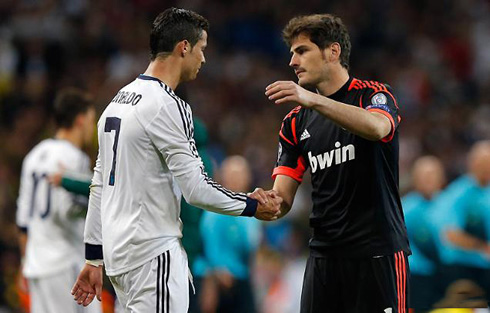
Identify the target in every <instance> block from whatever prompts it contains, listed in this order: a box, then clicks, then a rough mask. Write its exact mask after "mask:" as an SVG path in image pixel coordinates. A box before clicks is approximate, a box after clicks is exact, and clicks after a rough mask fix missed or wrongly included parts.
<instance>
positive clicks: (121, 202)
mask: <svg viewBox="0 0 490 313" xmlns="http://www.w3.org/2000/svg"><path fill="white" fill-rule="evenodd" d="M207 30H208V22H207V20H206V19H204V18H203V17H202V16H200V15H198V14H196V13H194V12H192V11H188V10H183V9H176V8H171V9H168V10H166V11H164V12H162V13H161V14H160V15H159V16H158V17H157V18H156V19H155V21H154V22H153V28H152V31H151V35H150V49H151V53H150V59H151V62H150V64H149V66H148V68H147V70H146V72H145V73H144V75H140V76H139V77H138V78H136V79H135V80H134V81H133V82H131V83H130V84H129V85H127V86H125V87H123V88H122V89H121V90H120V91H119V92H118V93H117V94H116V96H115V97H114V98H113V99H112V101H111V102H110V103H109V105H108V106H107V108H106V109H105V111H104V113H103V114H102V116H101V118H100V119H99V122H98V138H99V155H98V158H97V161H96V166H95V172H94V177H93V180H92V187H91V192H90V200H89V209H88V214H87V221H86V226H85V243H86V255H85V257H86V259H87V261H86V263H87V264H86V265H85V267H84V269H83V270H82V272H81V273H80V275H79V277H78V279H77V281H76V283H75V285H74V286H73V289H72V294H73V295H74V298H75V300H76V301H77V302H78V303H79V304H83V305H87V304H89V303H91V302H92V300H93V299H94V297H95V296H97V298H98V299H99V300H100V290H101V285H102V264H104V266H105V269H106V273H107V275H108V276H109V279H110V280H111V282H112V284H113V286H114V288H115V290H116V294H117V297H118V299H119V301H120V302H121V304H122V306H123V308H124V310H125V312H166V313H169V312H172V313H181V312H182V313H183V312H187V309H188V305H189V278H190V277H191V274H190V272H189V269H188V265H187V256H186V254H185V251H184V250H183V248H182V245H181V243H180V238H181V237H182V223H181V221H180V218H179V215H180V200H181V195H183V196H184V198H185V199H186V201H187V202H188V203H189V204H191V205H194V206H197V207H201V208H203V209H206V210H210V211H213V212H216V213H221V214H227V215H235V216H239V215H242V216H255V217H256V218H259V219H263V220H273V219H276V218H277V214H278V212H279V206H280V202H281V201H282V199H281V198H280V197H279V196H277V195H275V194H273V193H272V192H267V193H266V192H265V191H263V190H261V189H256V191H255V192H254V193H253V194H251V197H253V198H254V199H252V198H251V197H249V196H247V195H245V194H243V193H235V192H233V191H230V190H227V189H225V188H223V187H222V186H220V185H218V184H217V183H215V182H214V181H212V180H211V179H210V178H208V177H207V176H206V173H205V172H204V168H203V165H202V162H201V159H200V157H199V155H198V153H197V149H196V145H195V141H194V138H193V132H194V127H193V123H192V111H191V107H190V106H189V105H188V104H187V103H185V102H184V101H183V100H182V99H180V98H179V97H177V96H176V95H175V93H174V90H175V89H176V88H177V86H178V85H179V84H180V83H182V82H185V81H190V80H193V79H195V78H196V76H197V73H198V72H199V69H200V68H201V66H202V65H203V64H204V62H205V58H204V48H205V47H206V44H207ZM256 199H258V200H260V201H258V200H256ZM242 218H243V217H242Z"/></svg>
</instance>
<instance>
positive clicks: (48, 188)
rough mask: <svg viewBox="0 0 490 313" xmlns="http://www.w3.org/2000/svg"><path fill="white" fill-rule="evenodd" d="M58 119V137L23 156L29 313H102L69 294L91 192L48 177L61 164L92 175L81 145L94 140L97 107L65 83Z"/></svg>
mask: <svg viewBox="0 0 490 313" xmlns="http://www.w3.org/2000/svg"><path fill="white" fill-rule="evenodd" d="M54 119H55V122H56V125H57V131H56V135H55V138H52V139H46V140H43V141H42V142H40V143H39V144H37V145H36V146H35V147H34V148H33V149H32V150H31V151H30V152H29V154H28V155H27V156H26V157H25V159H24V162H23V165H22V174H21V182H20V191H19V198H18V201H17V225H18V227H19V229H20V230H21V235H20V246H21V252H22V255H23V256H24V261H23V269H22V270H23V271H22V272H23V275H24V277H26V278H27V279H28V286H29V293H30V297H31V313H81V312H85V313H98V312H101V305H100V303H93V304H92V305H90V306H89V307H87V308H85V309H83V310H81V309H82V308H80V307H78V306H77V305H76V304H75V303H74V302H73V300H72V297H71V296H70V294H69V291H70V289H71V285H72V284H73V280H74V279H75V278H76V277H77V274H78V272H79V271H80V269H81V267H82V265H83V260H84V256H83V250H84V248H83V224H84V220H83V217H84V216H85V213H86V210H87V198H86V197H83V196H82V197H81V196H76V195H74V194H71V193H69V192H67V191H66V190H64V189H63V188H61V187H55V186H53V185H51V184H50V183H49V182H48V176H49V175H52V174H54V173H56V172H58V171H60V167H62V168H64V169H65V170H66V171H72V172H77V173H80V174H83V173H85V174H86V175H91V171H90V159H89V157H88V156H87V155H86V154H85V153H84V152H83V151H82V150H81V149H80V148H81V147H82V146H83V145H84V144H87V143H89V142H90V141H91V140H92V136H93V132H94V126H95V109H94V107H93V104H92V101H91V99H90V98H89V97H88V96H87V95H86V94H85V93H83V92H82V91H80V90H76V89H66V90H63V91H61V92H60V93H59V94H58V96H57V98H56V100H55V104H54ZM80 197H81V199H80ZM24 251H25V252H24Z"/></svg>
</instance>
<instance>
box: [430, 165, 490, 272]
mask: <svg viewBox="0 0 490 313" xmlns="http://www.w3.org/2000/svg"><path fill="white" fill-rule="evenodd" d="M433 206H434V207H433V208H431V214H430V220H431V222H432V224H433V225H434V228H433V230H434V235H435V238H436V241H438V247H439V254H440V257H441V262H442V263H444V264H447V265H464V266H469V267H478V268H484V269H486V268H490V258H489V256H488V255H486V254H484V253H482V252H478V251H472V250H465V249H462V248H460V247H457V246H455V245H454V244H452V243H451V242H449V241H448V240H447V237H446V235H445V232H446V231H448V230H450V229H459V230H462V231H464V232H466V233H468V234H470V235H472V236H474V237H478V238H479V239H481V240H484V241H487V242H488V241H489V234H490V187H481V186H480V185H478V183H477V182H476V181H475V180H474V179H473V178H472V177H470V176H467V175H465V176H461V177H460V178H458V179H456V180H455V181H454V182H453V183H451V184H450V185H449V186H448V187H447V188H446V190H444V191H443V192H441V193H440V195H439V196H438V197H437V198H436V199H434V203H433Z"/></svg>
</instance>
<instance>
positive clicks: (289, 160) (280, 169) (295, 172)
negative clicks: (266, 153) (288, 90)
mask: <svg viewBox="0 0 490 313" xmlns="http://www.w3.org/2000/svg"><path fill="white" fill-rule="evenodd" d="M295 110H298V109H295ZM295 110H293V111H292V112H291V113H293V112H294V111H295ZM291 113H290V114H288V116H286V118H285V119H284V120H283V122H282V125H281V130H280V131H279V148H278V153H277V162H276V166H275V168H274V171H273V173H272V178H273V179H275V178H276V177H277V175H286V176H289V177H291V178H293V179H294V180H296V181H297V182H300V183H301V181H302V180H303V174H304V172H305V171H306V162H305V159H304V158H303V156H302V155H301V149H300V148H299V146H298V137H297V131H296V126H297V125H296V123H297V116H296V114H291Z"/></svg>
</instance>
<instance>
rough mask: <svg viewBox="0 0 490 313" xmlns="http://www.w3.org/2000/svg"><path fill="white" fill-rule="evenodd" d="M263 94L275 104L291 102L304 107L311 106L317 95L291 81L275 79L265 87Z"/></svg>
mask: <svg viewBox="0 0 490 313" xmlns="http://www.w3.org/2000/svg"><path fill="white" fill-rule="evenodd" d="M265 95H266V96H267V97H268V98H269V100H273V101H274V103H275V104H283V103H288V102H292V103H294V104H299V105H301V106H303V107H305V108H310V107H312V106H313V104H314V103H315V98H316V97H318V94H316V93H313V92H311V91H309V90H306V89H304V88H303V87H301V86H299V85H298V84H296V83H295V82H293V81H276V82H274V83H272V84H270V85H269V86H267V87H266V88H265Z"/></svg>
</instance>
